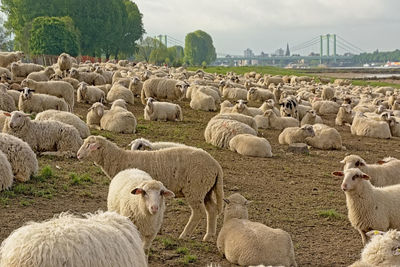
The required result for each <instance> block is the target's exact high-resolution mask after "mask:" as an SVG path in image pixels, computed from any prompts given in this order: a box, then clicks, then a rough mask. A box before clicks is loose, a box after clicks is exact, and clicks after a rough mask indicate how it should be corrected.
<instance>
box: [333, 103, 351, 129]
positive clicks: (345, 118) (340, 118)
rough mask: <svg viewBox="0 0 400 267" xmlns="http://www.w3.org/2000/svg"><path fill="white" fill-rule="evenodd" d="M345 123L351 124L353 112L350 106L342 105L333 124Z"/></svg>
mask: <svg viewBox="0 0 400 267" xmlns="http://www.w3.org/2000/svg"><path fill="white" fill-rule="evenodd" d="M345 123H348V124H352V123H353V111H352V110H351V105H350V104H342V105H341V106H340V108H339V111H338V113H337V115H336V119H335V124H336V125H343V124H345Z"/></svg>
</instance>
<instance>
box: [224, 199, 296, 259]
mask: <svg viewBox="0 0 400 267" xmlns="http://www.w3.org/2000/svg"><path fill="white" fill-rule="evenodd" d="M224 200H225V202H226V203H227V205H226V206H225V212H224V223H223V226H222V228H221V231H220V232H219V234H218V239H217V248H218V251H219V252H220V253H221V254H222V255H223V256H225V257H226V259H227V260H228V261H229V262H230V263H233V264H238V265H242V266H243V265H244V266H249V265H258V266H260V265H261V264H262V266H264V265H266V266H271V265H273V266H277V265H279V266H294V267H296V266H297V263H296V260H295V254H294V247H293V242H292V239H291V237H290V235H289V234H288V233H287V232H285V231H283V230H281V229H273V228H270V227H268V226H266V225H264V224H261V223H258V222H252V221H249V219H248V217H249V216H248V211H247V205H248V204H249V203H251V202H250V201H248V200H247V199H245V198H244V197H243V196H242V195H240V194H238V193H235V194H233V195H231V196H229V198H227V199H224Z"/></svg>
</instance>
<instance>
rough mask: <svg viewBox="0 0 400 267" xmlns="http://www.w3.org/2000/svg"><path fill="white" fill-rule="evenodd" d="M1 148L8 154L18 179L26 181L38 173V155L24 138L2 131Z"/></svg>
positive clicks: (13, 171) (14, 174) (0, 137)
mask: <svg viewBox="0 0 400 267" xmlns="http://www.w3.org/2000/svg"><path fill="white" fill-rule="evenodd" d="M0 150H1V151H2V152H3V153H5V154H6V156H7V159H8V161H9V162H10V164H11V169H12V173H13V176H14V177H15V179H16V180H18V181H20V182H26V181H28V180H29V179H30V178H31V176H33V175H36V174H37V172H38V169H39V166H38V161H37V159H36V155H35V153H34V152H33V151H32V148H31V147H30V146H29V145H28V144H27V143H26V142H24V141H23V140H21V139H19V138H17V137H15V136H12V135H9V134H6V133H0Z"/></svg>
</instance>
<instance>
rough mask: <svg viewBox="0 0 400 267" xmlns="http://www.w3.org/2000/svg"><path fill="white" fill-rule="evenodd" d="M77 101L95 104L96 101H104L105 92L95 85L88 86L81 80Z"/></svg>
mask: <svg viewBox="0 0 400 267" xmlns="http://www.w3.org/2000/svg"><path fill="white" fill-rule="evenodd" d="M76 94H77V101H78V102H79V103H89V104H94V103H96V102H104V100H105V99H106V95H105V93H104V92H103V91H102V90H100V89H99V88H97V87H95V86H88V84H87V83H85V82H80V83H79V86H78V91H77V93H76Z"/></svg>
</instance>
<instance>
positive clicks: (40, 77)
mask: <svg viewBox="0 0 400 267" xmlns="http://www.w3.org/2000/svg"><path fill="white" fill-rule="evenodd" d="M54 73H55V71H54V68H53V67H47V68H45V69H44V70H43V71H38V72H31V73H29V75H28V76H27V78H28V79H31V80H34V81H37V82H46V81H49V80H50V76H51V75H53V74H54Z"/></svg>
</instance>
